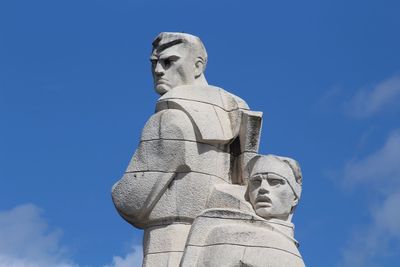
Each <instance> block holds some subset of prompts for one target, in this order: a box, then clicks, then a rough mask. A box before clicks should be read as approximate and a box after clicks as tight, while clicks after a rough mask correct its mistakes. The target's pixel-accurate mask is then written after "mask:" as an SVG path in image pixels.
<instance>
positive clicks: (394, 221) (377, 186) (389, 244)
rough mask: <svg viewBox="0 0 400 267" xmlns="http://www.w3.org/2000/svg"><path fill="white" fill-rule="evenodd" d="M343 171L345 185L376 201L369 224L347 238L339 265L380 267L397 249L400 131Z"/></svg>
mask: <svg viewBox="0 0 400 267" xmlns="http://www.w3.org/2000/svg"><path fill="white" fill-rule="evenodd" d="M344 172H345V174H344V184H346V185H348V184H352V185H363V186H364V187H366V188H368V189H369V193H370V194H372V195H371V196H372V197H373V198H374V199H378V200H377V201H376V202H375V203H373V204H372V205H371V206H370V210H371V214H370V216H371V217H370V221H369V223H368V224H365V225H362V226H359V228H358V229H357V230H356V231H355V232H354V233H353V235H352V237H351V238H350V239H349V240H348V244H347V245H346V246H345V247H344V249H343V255H342V259H341V261H340V263H339V264H338V266H340V267H350V266H351V267H372V266H374V267H375V266H380V264H379V262H380V261H382V260H383V259H385V258H390V257H391V256H393V253H394V252H393V251H396V249H393V248H395V247H397V249H399V248H400V212H399V208H400V131H399V130H396V131H393V132H392V133H391V134H390V135H389V137H388V138H387V140H386V142H385V144H384V145H383V146H382V148H380V149H378V150H377V151H376V152H375V153H372V154H371V155H369V156H367V157H365V158H363V159H359V160H352V161H351V162H349V163H348V164H347V165H346V167H345V171H344ZM397 257H398V256H397Z"/></svg>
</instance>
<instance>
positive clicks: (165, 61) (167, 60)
mask: <svg viewBox="0 0 400 267" xmlns="http://www.w3.org/2000/svg"><path fill="white" fill-rule="evenodd" d="M163 63H164V67H165V68H168V67H170V66H171V64H172V60H171V59H169V58H166V59H164V62H163Z"/></svg>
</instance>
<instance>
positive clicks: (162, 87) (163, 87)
mask: <svg viewBox="0 0 400 267" xmlns="http://www.w3.org/2000/svg"><path fill="white" fill-rule="evenodd" d="M155 90H156V92H157V93H158V94H159V95H163V94H165V93H166V92H168V91H169V90H171V88H170V87H169V86H168V85H166V84H158V85H156V87H155Z"/></svg>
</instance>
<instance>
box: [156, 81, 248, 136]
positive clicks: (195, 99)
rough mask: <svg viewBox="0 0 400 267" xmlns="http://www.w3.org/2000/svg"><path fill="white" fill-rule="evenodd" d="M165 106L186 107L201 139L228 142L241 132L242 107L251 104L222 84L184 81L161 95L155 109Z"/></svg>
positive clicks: (187, 113)
mask: <svg viewBox="0 0 400 267" xmlns="http://www.w3.org/2000/svg"><path fill="white" fill-rule="evenodd" d="M165 109H179V110H181V111H184V112H185V113H186V115H187V116H188V117H189V118H190V119H191V121H192V122H193V124H194V126H195V128H196V130H197V131H198V134H199V136H200V137H201V140H200V141H203V142H206V143H213V142H216V143H229V142H231V141H232V140H233V139H234V138H236V137H237V136H238V134H239V126H240V123H241V111H242V110H248V109H249V107H248V106H247V104H246V102H244V101H243V100H242V99H241V98H239V97H237V96H235V95H233V94H231V93H228V92H227V91H225V90H223V89H221V88H219V87H216V86H211V85H203V86H197V85H196V86H195V85H185V86H179V87H175V88H174V89H172V90H170V91H168V92H167V93H165V94H164V95H162V96H161V97H160V98H159V99H158V101H157V105H156V112H160V111H162V110H165Z"/></svg>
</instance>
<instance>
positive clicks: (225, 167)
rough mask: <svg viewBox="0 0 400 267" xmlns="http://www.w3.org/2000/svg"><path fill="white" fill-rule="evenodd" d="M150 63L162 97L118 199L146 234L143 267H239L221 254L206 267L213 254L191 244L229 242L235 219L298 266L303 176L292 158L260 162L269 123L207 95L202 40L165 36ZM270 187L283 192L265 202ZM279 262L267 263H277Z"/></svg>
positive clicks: (228, 99) (231, 100)
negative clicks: (296, 215)
mask: <svg viewBox="0 0 400 267" xmlns="http://www.w3.org/2000/svg"><path fill="white" fill-rule="evenodd" d="M150 61H151V64H152V73H153V79H154V88H155V90H156V92H157V93H158V94H160V95H161V96H160V98H159V99H158V101H157V103H156V111H155V113H154V114H153V115H152V116H151V117H150V118H149V120H148V121H147V123H146V125H145V126H144V128H143V131H142V136H141V140H140V142H139V145H138V148H137V149H136V151H135V153H134V155H133V157H132V160H131V162H130V163H129V165H128V168H127V170H126V172H125V174H124V175H123V177H122V178H121V179H120V180H119V181H118V182H117V183H116V184H115V185H114V186H113V189H112V198H113V202H114V204H115V207H116V209H117V210H118V212H119V214H120V215H121V216H122V217H123V218H124V219H125V220H126V221H128V222H129V223H130V224H132V225H133V226H135V227H138V228H142V229H144V241H143V250H144V260H143V266H146V267H148V266H231V265H219V264H218V259H216V258H215V257H217V256H218V255H217V254H215V255H214V256H212V257H211V256H210V259H209V260H211V261H209V260H208V259H207V261H204V260H200V258H201V257H203V256H201V255H206V256H207V257H208V255H209V252H207V249H205V250H196V249H193V248H194V247H195V245H193V244H195V243H196V242H197V243H196V244H208V243H207V242H209V241H208V239H207V240H206V239H204V237H202V238H203V239H202V240H200V241H199V239H198V238H199V237H198V236H199V235H200V236H201V235H202V234H201V231H203V230H204V231H205V232H204V233H206V232H207V233H208V236H209V235H210V233H212V232H213V231H215V229H217V228H218V227H219V228H221V227H222V229H225V230H226V231H227V232H224V231H222V232H221V235H219V237H221V238H222V239H221V240H224V239H226V238H227V237H228V235H224V234H223V233H228V232H229V231H231V232H232V234H233V235H235V234H236V235H240V233H242V232H243V229H241V228H240V225H239V226H238V227H239V228H237V227H227V228H225V227H224V226H223V224H222V223H221V220H233V221H235V220H236V219H235V218H239V221H240V223H243V224H246V222H251V223H253V224H252V227H251V229H250V230H249V231H250V232H249V233H252V234H255V235H257V234H259V235H260V237H261V236H262V239H263V238H264V239H266V240H267V241H268V240H275V239H276V240H277V241H276V242H278V243H279V242H280V243H279V244H281V243H282V242H283V241H282V240H286V241H284V243H285V242H286V243H288V244H290V245H287V244H286V243H285V244H284V245H283V246H285V248H286V247H287V248H288V251H290V253H295V254H296V253H297V254H296V255H298V257H300V254H299V253H298V250H297V247H296V245H293V244H297V243H296V241H294V239H293V226H292V224H291V222H290V220H291V216H292V214H293V211H294V208H295V206H296V205H297V201H298V199H299V197H300V191H301V185H300V183H297V182H299V181H301V178H300V180H299V179H298V177H301V174H300V176H298V175H297V176H296V174H294V173H295V172H294V171H293V173H290V171H289V170H296V168H297V169H298V173H300V172H299V170H300V169H299V168H298V165H297V163H295V161H293V160H291V159H288V158H280V157H272V156H267V157H263V156H258V146H259V137H260V132H261V121H262V119H261V118H262V113H261V112H255V111H251V110H250V109H249V107H248V105H247V104H246V103H245V102H244V101H243V100H242V99H240V98H239V97H237V96H235V95H233V94H231V93H229V92H227V91H225V90H224V89H222V88H219V87H216V86H211V85H208V83H207V80H206V78H205V75H204V71H205V68H206V64H207V52H206V50H205V48H204V45H203V43H202V42H201V41H200V39H199V38H198V37H195V36H193V35H190V34H185V33H167V32H164V33H161V34H159V35H158V36H157V37H156V39H155V40H154V41H153V49H152V53H151V56H150ZM278 159H279V163H277V162H276V160H278ZM288 166H291V167H290V168H289V167H288ZM288 168H289V169H288ZM293 175H294V176H293ZM293 177H294V178H293ZM257 181H258V182H260V183H259V185H260V186H259V187H257ZM265 181H267V182H268V183H269V182H271V183H274V182H278V184H277V186H278V185H279V186H278V187H280V189H281V190H277V191H275V194H274V195H267V196H264V194H265V191H268V190H266V189H265V188H264V187H265ZM293 181H295V182H293ZM296 184H299V185H296ZM247 185H248V186H247ZM261 188H263V189H261ZM284 188H286V189H288V188H290V189H291V190H282V189H284ZM291 192H292V195H291V194H290V193H291ZM259 195H260V196H259ZM261 195H263V196H261ZM289 204H290V207H289V206H288V205H289ZM221 214H222V215H221ZM274 220H276V221H278V222H277V223H275V222H274ZM205 221H207V222H205ZM239 221H238V222H239ZM193 223H194V224H193ZM204 223H206V225H205V226H206V228H204V229H203V228H202V227H203V226H204ZM240 223H239V224H240ZM202 225H203V226H202ZM208 226H209V227H208ZM214 226H215V227H214ZM210 227H211V228H210ZM213 227H214V228H213ZM202 229H203V230H202ZM271 229H272V230H271ZM274 229H278V230H276V231H275V230H274ZM199 231H200V232H199ZM281 232H282V233H283V234H282V235H277V233H281ZM212 235H213V234H212ZM215 238H218V235H217V236H215ZM264 239H263V240H264ZM250 241H251V240H249V242H250ZM193 242H194V243H193ZM238 242H239V243H240V242H242V241H240V240H239V241H238ZM254 242H256V241H254ZM268 242H269V241H268ZM271 242H275V241H271ZM239 243H238V244H239ZM242 243H243V242H242ZM242 243H240V244H241V245H243V244H248V245H251V244H250V243H246V242H245V243H243V244H242ZM264 243H265V242H264ZM264 243H262V242H261V243H260V244H264ZM210 244H211V243H210ZM212 244H214V243H212ZM268 244H269V243H268ZM293 246H294V247H293ZM244 247H245V246H244ZM289 247H290V248H289ZM221 248H223V247H221ZM223 249H225V250H226V249H228V250H229V248H227V247H226V248H225V247H224V248H223ZM275 252H276V251H270V252H268V253H269V254H268V255H270V256H271V257H275V256H276V255H278V254H276V255H275V254H274V253H275ZM221 253H222V254H223V253H224V251H221ZM251 253H256V252H255V250H254V251H253V250H252V252H251ZM183 255H184V257H183V258H182V256H183ZM279 255H280V254H279ZM199 257H200V258H199ZM213 257H214V258H215V259H214V258H213ZM299 259H301V257H300V258H299ZM227 263H228V262H227ZM202 264H203V265H202ZM229 264H230V263H229ZM235 264H236V263H235ZM232 266H236V265H232ZM238 266H239V265H238ZM240 266H242V265H240ZM243 266H247V265H243ZM249 266H250V265H249ZM251 266H253V265H251ZM254 266H284V265H273V264H272V265H254ZM287 266H291V265H287ZM293 266H302V265H293Z"/></svg>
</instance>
